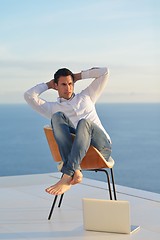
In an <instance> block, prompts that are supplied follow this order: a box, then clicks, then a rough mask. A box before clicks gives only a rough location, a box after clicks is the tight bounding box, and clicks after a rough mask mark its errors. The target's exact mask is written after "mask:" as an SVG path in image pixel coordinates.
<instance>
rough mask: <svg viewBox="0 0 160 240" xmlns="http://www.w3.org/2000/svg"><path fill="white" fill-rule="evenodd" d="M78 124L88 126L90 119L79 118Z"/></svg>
mask: <svg viewBox="0 0 160 240" xmlns="http://www.w3.org/2000/svg"><path fill="white" fill-rule="evenodd" d="M78 125H80V126H82V127H85V126H87V127H90V125H91V121H90V120H89V119H85V118H83V119H81V120H79V122H78Z"/></svg>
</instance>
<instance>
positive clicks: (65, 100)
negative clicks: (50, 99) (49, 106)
mask: <svg viewBox="0 0 160 240" xmlns="http://www.w3.org/2000/svg"><path fill="white" fill-rule="evenodd" d="M74 96H75V93H73V94H72V96H71V97H70V99H65V98H60V97H58V98H57V102H59V103H62V102H69V101H71V100H72V99H73V98H74Z"/></svg>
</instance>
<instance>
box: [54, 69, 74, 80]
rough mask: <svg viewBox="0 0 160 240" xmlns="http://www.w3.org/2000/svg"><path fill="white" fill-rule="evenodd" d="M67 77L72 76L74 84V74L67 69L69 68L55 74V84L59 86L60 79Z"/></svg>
mask: <svg viewBox="0 0 160 240" xmlns="http://www.w3.org/2000/svg"><path fill="white" fill-rule="evenodd" d="M62 76H63V77H66V76H71V77H72V79H73V82H74V75H73V73H72V72H71V71H70V70H69V69H67V68H60V69H59V70H58V71H57V72H55V74H54V82H55V83H57V84H58V80H59V78H60V77H62Z"/></svg>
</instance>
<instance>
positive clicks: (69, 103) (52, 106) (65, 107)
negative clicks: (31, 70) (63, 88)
mask: <svg viewBox="0 0 160 240" xmlns="http://www.w3.org/2000/svg"><path fill="white" fill-rule="evenodd" d="M81 76H82V79H87V78H95V79H94V81H93V82H92V83H91V84H90V85H89V86H88V87H87V88H85V89H84V90H82V91H81V92H80V93H78V94H75V95H74V96H73V97H72V98H70V99H69V100H67V99H63V98H57V101H56V102H47V101H46V100H44V99H42V98H40V94H41V93H43V92H44V91H47V90H48V86H47V84H45V83H41V84H38V85H36V86H35V87H33V88H31V89H29V90H28V91H26V92H25V94H24V98H25V100H26V101H27V103H28V104H29V105H30V106H31V107H32V108H33V109H34V110H36V111H37V112H38V113H40V114H41V115H43V116H44V117H46V118H49V119H51V117H52V115H53V114H54V113H56V112H59V111H61V112H64V113H65V114H66V115H67V116H68V118H69V119H70V120H71V122H72V123H73V125H74V126H75V128H76V126H77V123H78V121H79V120H80V119H83V118H85V119H90V120H91V121H93V122H94V123H96V124H97V125H98V126H99V127H100V128H101V129H102V130H103V131H104V133H105V134H106V135H107V138H108V139H109V140H110V142H111V139H110V137H109V135H108V133H107V132H106V131H105V129H104V127H103V126H102V124H101V121H100V119H99V117H98V115H97V112H96V109H95V103H96V101H97V99H98V97H99V96H100V95H101V93H102V91H103V89H104V88H105V86H106V83H107V80H108V69H107V68H93V69H89V70H85V71H82V72H81Z"/></svg>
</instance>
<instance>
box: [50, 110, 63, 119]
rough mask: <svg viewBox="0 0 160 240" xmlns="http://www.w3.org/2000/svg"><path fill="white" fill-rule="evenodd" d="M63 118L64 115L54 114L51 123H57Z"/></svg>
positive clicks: (61, 113)
mask: <svg viewBox="0 0 160 240" xmlns="http://www.w3.org/2000/svg"><path fill="white" fill-rule="evenodd" d="M62 117H64V113H63V112H60V111H59V112H56V113H54V114H53V115H52V117H51V122H53V121H58V120H59V119H60V118H62Z"/></svg>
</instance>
